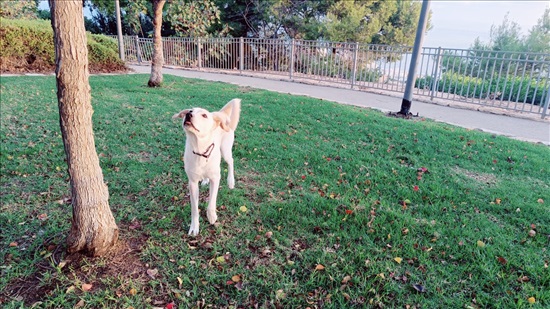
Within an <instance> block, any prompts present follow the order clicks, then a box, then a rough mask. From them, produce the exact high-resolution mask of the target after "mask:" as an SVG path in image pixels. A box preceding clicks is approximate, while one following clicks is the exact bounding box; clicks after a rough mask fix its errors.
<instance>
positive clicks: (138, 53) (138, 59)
mask: <svg viewBox="0 0 550 309" xmlns="http://www.w3.org/2000/svg"><path fill="white" fill-rule="evenodd" d="M136 53H137V61H138V63H139V64H141V48H140V47H139V37H138V36H137V35H136Z"/></svg>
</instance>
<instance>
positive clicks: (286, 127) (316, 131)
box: [0, 75, 550, 308]
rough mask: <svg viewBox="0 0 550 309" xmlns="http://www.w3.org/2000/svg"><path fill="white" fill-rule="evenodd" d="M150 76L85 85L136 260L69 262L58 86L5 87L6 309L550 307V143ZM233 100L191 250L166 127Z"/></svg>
mask: <svg viewBox="0 0 550 309" xmlns="http://www.w3.org/2000/svg"><path fill="white" fill-rule="evenodd" d="M147 78H148V76H146V75H129V76H92V77H91V79H90V83H91V86H92V97H93V102H92V103H93V106H94V110H95V113H94V131H95V137H96V149H97V152H98V153H99V155H100V159H101V166H102V168H103V172H104V176H105V181H106V182H108V186H109V192H110V205H111V209H112V211H113V213H114V215H115V218H116V220H117V222H118V224H119V227H120V228H121V237H120V239H121V243H126V244H130V245H128V246H129V247H130V248H132V249H131V250H128V251H123V252H119V253H118V255H117V256H118V257H117V256H115V257H113V256H110V257H107V258H97V259H89V258H82V257H80V258H79V259H78V260H76V261H75V260H72V261H69V263H68V264H67V266H65V267H59V266H58V265H57V263H59V261H61V260H63V259H65V258H67V257H66V254H65V253H64V252H63V243H64V236H65V235H66V234H67V232H68V230H69V227H70V219H71V206H70V202H68V199H69V194H70V193H69V187H68V179H67V177H68V176H67V173H66V164H65V162H64V152H63V145H62V140H61V137H60V133H59V132H60V130H59V124H58V114H57V106H56V104H57V98H56V94H55V79H54V78H53V77H10V78H2V80H1V91H2V106H1V108H2V113H1V131H0V133H1V134H0V135H1V143H2V148H1V154H0V158H1V163H2V164H1V175H2V177H1V180H0V186H1V192H0V194H1V195H0V197H1V199H2V206H1V213H0V228H1V230H2V231H1V233H0V271H1V276H0V291H3V292H0V304H1V305H2V306H3V307H5V308H22V307H24V306H25V307H26V306H30V305H32V304H33V303H35V304H37V305H38V306H39V307H46V308H72V307H73V306H75V305H76V304H78V303H79V302H80V304H81V305H82V304H84V305H85V306H86V307H87V308H129V307H134V308H145V307H163V306H164V305H165V304H166V303H170V302H173V303H174V304H176V305H177V306H178V308H190V307H199V306H202V305H215V306H216V307H233V308H236V307H242V308H249V307H253V306H254V305H258V306H259V307H266V308H272V307H279V308H306V307H324V308H344V307H389V308H392V307H397V308H403V307H406V306H407V305H409V306H410V307H413V306H416V307H422V308H470V307H471V308H531V307H532V308H543V307H548V306H550V269H549V268H548V264H549V263H550V253H549V250H548V247H549V238H548V235H549V234H550V211H549V207H548V204H549V203H550V194H549V192H550V188H549V187H550V171H549V164H548V163H549V159H550V149H549V148H548V147H546V146H542V145H534V144H530V143H525V142H520V141H515V140H510V139H508V138H505V137H499V136H493V135H490V134H486V133H482V132H477V131H471V130H465V129H462V128H457V127H454V126H450V125H446V124H441V123H436V122H433V121H430V120H424V119H420V120H414V121H404V120H398V119H393V118H388V117H386V116H384V115H383V114H381V113H379V112H377V111H372V110H369V109H361V108H357V107H350V106H342V105H338V104H335V103H332V102H327V101H323V100H318V99H312V98H307V97H301V96H291V95H285V94H278V93H272V92H268V91H263V90H255V89H251V88H242V87H237V86H232V85H227V84H223V83H211V82H206V81H200V80H192V79H182V78H176V77H173V76H165V84H164V87H163V88H159V89H150V88H147V87H145V86H144V85H145V84H146V82H147ZM235 97H239V98H241V99H242V102H243V103H242V104H243V106H242V115H241V122H240V123H239V127H238V129H237V133H236V143H235V147H234V157H235V165H236V178H237V185H236V189H234V190H228V189H227V186H226V184H225V180H224V181H223V182H222V187H221V189H220V194H219V196H218V209H219V213H218V217H219V220H220V224H219V225H217V226H209V225H208V224H207V221H206V218H205V216H204V213H205V212H204V211H201V232H200V235H199V236H198V237H196V238H192V237H188V236H187V231H188V228H189V217H190V210H189V202H188V195H187V189H186V176H185V172H184V170H183V162H182V155H183V147H184V133H183V131H182V129H181V125H180V123H178V122H177V121H174V120H172V119H171V116H172V115H173V114H174V113H176V112H178V111H180V110H181V109H184V108H187V107H193V106H200V107H204V108H207V109H209V110H216V109H218V108H221V107H222V106H223V105H224V104H225V103H226V102H227V101H229V100H230V99H232V98H235ZM421 168H425V169H427V171H425V172H423V173H422V172H420V173H419V172H418V170H419V169H421ZM222 178H225V175H222ZM415 186H417V189H418V190H415V189H416V188H415ZM203 191H204V192H205V195H206V191H207V190H206V188H203ZM204 206H205V205H204V202H203V203H202V204H201V209H204ZM241 206H246V209H247V211H246V212H243V211H241V210H243V209H242V208H241ZM531 229H534V230H536V236H535V237H530V236H529V235H528V232H529V230H531ZM267 232H271V233H272V236H271V237H268V236H266V233H267ZM478 241H482V242H483V243H484V244H485V246H484V247H479V246H478V245H477V242H478ZM15 243H16V244H15ZM10 244H11V245H10ZM132 244H133V245H132ZM396 258H401V259H402V260H400V263H398V260H399V259H397V260H396ZM132 263H134V264H135V266H132V265H133V264H132ZM320 265H322V266H323V267H324V269H321V268H323V267H321V266H320ZM56 266H57V267H56ZM117 269H123V270H124V271H119V272H117V271H116V270H117ZM146 270H157V271H158V274H156V275H154V276H152V277H151V276H148V275H147V274H146V273H145V271H146ZM236 279H240V280H238V281H239V282H236V281H237V280H236ZM21 282H25V284H26V285H24V286H25V288H18V287H19V286H20V285H21V286H23V285H22V284H21ZM82 283H90V284H92V286H93V288H92V289H91V290H90V291H84V290H82ZM413 285H421V286H422V287H424V288H425V292H424V293H420V292H417V291H416V290H415V289H414V287H413ZM29 290H30V291H33V292H36V293H35V294H36V295H38V296H36V297H34V298H32V299H31V297H30V296H29V294H30V293H29V292H28V291H29ZM18 295H19V296H20V297H17V296H18ZM529 297H534V298H535V299H536V302H535V303H534V304H529V303H528V298H529ZM36 302H38V303H36ZM82 302H83V303H82ZM24 304H25V305H24Z"/></svg>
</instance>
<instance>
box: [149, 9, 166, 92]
mask: <svg viewBox="0 0 550 309" xmlns="http://www.w3.org/2000/svg"><path fill="white" fill-rule="evenodd" d="M165 2H166V0H153V14H154V15H153V29H154V32H153V59H152V61H151V77H150V78H149V82H148V83H147V85H148V86H149V87H160V85H161V84H162V66H163V65H164V54H163V51H162V37H161V30H162V8H163V7H164V3H165Z"/></svg>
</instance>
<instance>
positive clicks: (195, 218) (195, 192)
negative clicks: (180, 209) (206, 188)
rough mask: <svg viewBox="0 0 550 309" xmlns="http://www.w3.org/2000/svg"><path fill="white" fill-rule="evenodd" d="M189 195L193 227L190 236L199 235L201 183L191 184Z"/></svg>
mask: <svg viewBox="0 0 550 309" xmlns="http://www.w3.org/2000/svg"><path fill="white" fill-rule="evenodd" d="M189 195H190V197H191V227H190V228H189V235H191V236H197V235H198V234H199V183H198V182H189Z"/></svg>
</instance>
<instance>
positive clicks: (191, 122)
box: [172, 107, 230, 136]
mask: <svg viewBox="0 0 550 309" xmlns="http://www.w3.org/2000/svg"><path fill="white" fill-rule="evenodd" d="M172 118H173V119H175V118H182V119H183V123H182V126H183V129H184V130H185V131H186V132H188V133H193V134H195V135H197V136H206V135H208V134H210V133H211V132H212V131H214V130H215V129H217V128H218V127H220V128H222V129H223V130H224V131H229V130H230V127H229V118H228V117H227V115H225V114H224V113H221V112H213V113H211V112H209V111H207V110H205V109H203V108H198V107H195V108H192V109H184V110H182V111H181V112H179V113H177V114H175V115H174V116H172Z"/></svg>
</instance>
